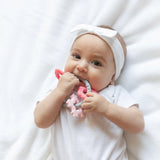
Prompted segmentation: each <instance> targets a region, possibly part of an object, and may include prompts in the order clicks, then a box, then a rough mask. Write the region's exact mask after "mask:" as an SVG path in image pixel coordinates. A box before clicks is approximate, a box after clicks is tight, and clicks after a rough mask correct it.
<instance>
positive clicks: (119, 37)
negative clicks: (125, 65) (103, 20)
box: [98, 25, 127, 58]
mask: <svg viewBox="0 0 160 160" xmlns="http://www.w3.org/2000/svg"><path fill="white" fill-rule="evenodd" d="M98 27H101V28H107V29H111V30H115V29H113V28H112V27H110V26H104V25H100V26H98ZM116 37H117V39H118V40H119V42H120V43H121V45H122V48H123V51H124V56H125V58H126V54H127V48H126V43H125V42H124V39H123V37H122V36H121V35H120V34H119V32H118V34H117V36H116Z"/></svg>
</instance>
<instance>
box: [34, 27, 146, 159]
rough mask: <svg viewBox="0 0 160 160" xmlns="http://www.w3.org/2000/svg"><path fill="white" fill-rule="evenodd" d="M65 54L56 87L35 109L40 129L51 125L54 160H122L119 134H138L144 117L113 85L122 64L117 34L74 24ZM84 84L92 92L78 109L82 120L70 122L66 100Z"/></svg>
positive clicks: (123, 51)
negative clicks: (62, 72) (87, 85)
mask: <svg viewBox="0 0 160 160" xmlns="http://www.w3.org/2000/svg"><path fill="white" fill-rule="evenodd" d="M72 32H73V33H74V34H75V39H74V42H73V44H72V47H71V51H70V55H69V57H68V60H67V62H66V65H65V68H64V74H63V75H62V76H61V77H60V79H59V81H58V84H57V86H56V88H54V89H53V90H52V91H51V93H50V94H49V95H48V96H47V97H45V98H44V99H43V100H42V101H40V102H39V103H38V104H37V106H36V109H35V112H34V116H35V123H36V125H37V126H38V127H40V128H47V127H50V126H52V138H53V139H52V149H53V159H54V160H64V159H66V160H126V159H128V158H127V153H126V143H125V138H124V137H123V133H124V131H127V132H130V133H140V132H142V131H143V129H144V119H143V115H142V113H141V111H140V110H139V107H138V104H137V103H136V102H135V101H134V100H133V99H132V98H131V97H130V95H129V94H128V92H127V91H126V90H125V89H123V88H122V87H121V86H120V85H115V81H116V80H117V79H118V77H119V75H120V73H121V70H122V68H123V66H124V62H125V56H126V47H125V43H124V41H123V39H122V37H121V36H120V35H119V33H118V32H117V31H115V30H113V29H110V28H104V27H96V26H91V25H86V24H81V25H78V26H76V27H75V28H74V29H73V30H72ZM78 77H80V78H82V79H85V80H87V81H88V82H89V83H90V85H91V88H92V89H93V90H95V91H96V92H98V93H95V92H89V93H87V94H86V95H87V97H86V98H85V99H84V100H83V103H82V104H81V108H82V110H83V112H84V113H85V115H86V116H85V118H75V117H73V116H72V115H71V114H70V111H69V110H68V109H67V108H66V107H62V106H63V104H64V101H65V100H66V98H67V97H68V96H69V95H71V94H72V93H73V90H75V88H76V87H77V86H79V85H80V83H81V82H80V80H79V78H78Z"/></svg>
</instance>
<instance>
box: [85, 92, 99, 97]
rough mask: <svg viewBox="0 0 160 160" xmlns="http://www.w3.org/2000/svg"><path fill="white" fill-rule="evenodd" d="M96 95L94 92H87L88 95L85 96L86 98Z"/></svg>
mask: <svg viewBox="0 0 160 160" xmlns="http://www.w3.org/2000/svg"><path fill="white" fill-rule="evenodd" d="M96 94H97V93H95V92H88V93H86V95H87V96H88V97H94V96H95V95H96Z"/></svg>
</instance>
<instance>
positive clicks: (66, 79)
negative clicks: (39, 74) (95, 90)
mask: <svg viewBox="0 0 160 160" xmlns="http://www.w3.org/2000/svg"><path fill="white" fill-rule="evenodd" d="M79 83H80V82H79V79H78V78H77V77H76V76H75V75H74V74H72V73H69V72H66V73H64V74H63V75H61V77H60V78H59V81H58V85H57V88H58V89H59V90H60V91H62V92H63V93H64V94H65V95H66V96H68V95H70V94H71V93H72V91H73V89H74V88H75V86H77V85H79Z"/></svg>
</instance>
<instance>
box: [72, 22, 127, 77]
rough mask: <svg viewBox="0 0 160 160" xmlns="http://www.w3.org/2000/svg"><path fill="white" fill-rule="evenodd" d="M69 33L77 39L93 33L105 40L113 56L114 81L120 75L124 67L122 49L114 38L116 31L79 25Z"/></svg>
mask: <svg viewBox="0 0 160 160" xmlns="http://www.w3.org/2000/svg"><path fill="white" fill-rule="evenodd" d="M71 32H73V33H76V37H75V39H76V38H77V37H79V36H80V35H83V34H86V33H93V34H96V35H98V36H99V37H101V38H102V39H103V40H105V41H106V42H107V43H108V44H109V46H110V47H111V49H112V52H113V55H114V60H115V65H116V74H115V80H117V78H118V77H119V75H120V72H121V70H122V68H123V65H124V59H125V58H124V51H123V48H122V45H121V43H120V41H119V40H118V38H117V37H116V35H117V31H115V30H111V29H107V28H101V27H96V26H92V25H87V24H80V25H77V26H75V27H74V28H73V29H72V30H71Z"/></svg>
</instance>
